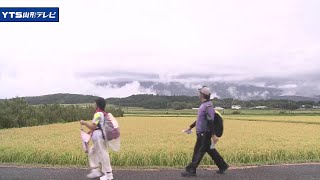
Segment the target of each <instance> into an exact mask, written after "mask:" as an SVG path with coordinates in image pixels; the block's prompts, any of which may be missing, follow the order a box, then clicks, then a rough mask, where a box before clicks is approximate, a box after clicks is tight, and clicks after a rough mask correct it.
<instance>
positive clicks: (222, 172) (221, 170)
mask: <svg viewBox="0 0 320 180" xmlns="http://www.w3.org/2000/svg"><path fill="white" fill-rule="evenodd" d="M228 168H229V165H227V167H225V168H223V169H219V170H218V171H217V173H218V174H224V173H225V172H226V170H227V169H228Z"/></svg>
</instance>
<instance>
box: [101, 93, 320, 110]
mask: <svg viewBox="0 0 320 180" xmlns="http://www.w3.org/2000/svg"><path fill="white" fill-rule="evenodd" d="M212 101H213V103H214V106H216V107H222V108H225V109H230V108H231V106H232V105H240V106H241V107H242V108H254V107H257V106H267V108H269V109H289V110H294V109H299V108H300V107H302V105H305V106H304V107H305V108H312V107H313V106H318V105H319V104H320V102H314V101H290V100H272V99H270V100H251V101H241V100H235V99H218V98H215V99H213V100H212ZM107 103H109V104H114V105H117V106H119V107H143V108H148V109H177V110H178V109H190V108H192V107H199V106H200V102H199V98H198V97H196V96H193V97H191V96H159V95H147V94H145V95H133V96H130V97H127V98H109V99H107Z"/></svg>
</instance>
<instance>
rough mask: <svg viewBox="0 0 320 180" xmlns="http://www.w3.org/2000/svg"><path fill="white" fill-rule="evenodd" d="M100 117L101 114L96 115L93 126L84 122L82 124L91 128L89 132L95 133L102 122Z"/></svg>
mask: <svg viewBox="0 0 320 180" xmlns="http://www.w3.org/2000/svg"><path fill="white" fill-rule="evenodd" d="M100 116H101V115H100V114H99V113H96V114H94V117H93V120H92V124H89V123H87V122H85V121H84V120H81V121H80V124H81V125H84V126H86V127H87V128H89V129H90V131H89V132H93V131H94V130H96V128H97V125H98V123H99V122H100V120H101V117H100Z"/></svg>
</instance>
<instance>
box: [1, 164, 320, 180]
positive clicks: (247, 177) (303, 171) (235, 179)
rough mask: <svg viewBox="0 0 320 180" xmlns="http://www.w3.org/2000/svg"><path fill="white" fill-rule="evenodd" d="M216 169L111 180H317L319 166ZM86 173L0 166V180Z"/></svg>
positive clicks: (136, 173) (75, 178) (124, 173)
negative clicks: (219, 171)
mask: <svg viewBox="0 0 320 180" xmlns="http://www.w3.org/2000/svg"><path fill="white" fill-rule="evenodd" d="M215 170H216V169H198V172H197V177H188V178H183V177H180V173H181V172H182V171H183V169H156V170H120V169H118V170H117V169H115V170H114V172H113V174H114V179H115V180H169V179H172V180H184V179H187V180H193V179H195V180H196V179H197V180H198V179H201V180H202V179H203V180H207V179H208V180H209V179H210V180H212V179H221V180H251V179H252V180H271V179H276V180H291V179H292V180H309V179H310V180H311V179H312V180H319V179H320V164H297V165H280V166H260V167H245V168H230V169H229V170H228V171H227V173H226V174H224V175H218V174H216V173H215ZM87 173H88V170H87V169H75V168H37V167H20V166H16V167H14V166H7V165H2V166H1V165H0V179H1V180H20V179H21V180H49V179H52V180H53V179H54V180H64V179H65V180H82V179H83V180H85V179H86V177H85V176H86V174H87Z"/></svg>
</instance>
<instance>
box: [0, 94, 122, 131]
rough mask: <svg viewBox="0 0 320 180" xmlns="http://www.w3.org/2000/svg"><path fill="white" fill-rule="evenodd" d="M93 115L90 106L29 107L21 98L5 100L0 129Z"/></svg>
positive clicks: (117, 113)
mask: <svg viewBox="0 0 320 180" xmlns="http://www.w3.org/2000/svg"><path fill="white" fill-rule="evenodd" d="M106 111H107V112H111V113H112V114H113V115H114V116H115V117H121V116H123V113H124V112H123V111H122V109H121V108H115V107H107V108H106ZM93 113H94V108H93V106H90V105H87V106H80V105H60V104H49V105H47V104H42V105H30V104H28V103H27V102H26V101H25V99H23V98H13V99H6V100H2V101H0V129H3V128H15V127H26V126H37V125H44V124H53V123H59V122H73V121H78V120H80V119H85V120H89V119H92V116H93Z"/></svg>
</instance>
